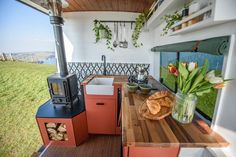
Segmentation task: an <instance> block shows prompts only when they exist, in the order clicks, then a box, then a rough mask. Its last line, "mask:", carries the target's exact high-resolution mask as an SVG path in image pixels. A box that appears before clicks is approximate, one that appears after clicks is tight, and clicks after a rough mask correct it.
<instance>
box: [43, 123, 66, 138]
mask: <svg viewBox="0 0 236 157" xmlns="http://www.w3.org/2000/svg"><path fill="white" fill-rule="evenodd" d="M46 129H47V132H48V136H49V139H50V140H54V141H67V140H68V135H67V132H66V125H65V124H63V123H46Z"/></svg>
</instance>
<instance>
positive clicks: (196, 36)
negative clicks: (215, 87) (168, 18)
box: [152, 21, 236, 157]
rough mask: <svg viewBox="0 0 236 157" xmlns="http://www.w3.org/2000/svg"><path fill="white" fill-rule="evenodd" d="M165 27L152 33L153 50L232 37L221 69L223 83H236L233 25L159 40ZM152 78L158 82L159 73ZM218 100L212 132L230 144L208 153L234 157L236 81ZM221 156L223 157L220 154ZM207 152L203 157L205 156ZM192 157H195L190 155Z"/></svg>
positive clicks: (235, 30) (184, 155) (184, 156)
mask: <svg viewBox="0 0 236 157" xmlns="http://www.w3.org/2000/svg"><path fill="white" fill-rule="evenodd" d="M164 26H165V23H162V24H161V25H160V26H158V27H157V28H156V29H155V30H154V31H153V32H154V33H152V34H154V39H155V40H153V43H152V46H157V45H165V44H171V43H178V42H184V41H192V40H201V39H207V38H212V37H219V36H225V35H230V36H231V47H230V51H229V53H228V54H226V55H225V57H226V58H227V60H225V63H224V64H225V66H224V68H223V75H224V78H225V79H229V78H231V79H236V70H235V67H236V62H235V61H236V40H235V34H236V21H231V22H228V23H224V24H220V25H215V26H212V27H208V28H204V29H201V30H198V31H194V32H189V33H186V34H182V35H176V36H168V35H167V36H161V35H160V34H161V33H162V29H163V27H164ZM155 53H156V54H155V58H154V67H155V69H159V68H160V67H159V65H160V64H159V60H160V58H159V53H158V52H155ZM154 76H155V78H157V76H159V71H158V70H154ZM219 93H220V94H219V95H220V97H218V100H217V104H216V111H215V116H214V117H213V125H212V128H213V129H214V130H215V131H216V132H218V133H219V134H220V135H222V136H223V137H224V138H225V139H226V140H227V141H229V142H230V146H229V147H228V148H223V149H210V148H209V150H210V151H209V152H212V154H213V155H214V156H217V157H223V156H224V155H223V154H225V155H226V156H227V157H235V154H236V123H235V119H236V103H235V102H236V97H235V95H236V81H232V82H231V83H230V84H228V85H227V86H226V87H225V88H224V89H223V90H222V91H221V92H219ZM197 151H200V150H199V149H196V150H195V151H194V150H189V149H186V148H182V151H180V156H181V157H189V153H191V152H197ZM222 152H223V153H222ZM206 153H207V151H205V154H204V155H203V154H202V156H203V157H204V156H206ZM192 156H195V155H192Z"/></svg>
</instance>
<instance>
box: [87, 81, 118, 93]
mask: <svg viewBox="0 0 236 157" xmlns="http://www.w3.org/2000/svg"><path fill="white" fill-rule="evenodd" d="M113 81H114V78H102V77H101V78H94V79H92V80H91V81H90V82H89V83H88V84H87V85H86V86H85V87H86V94H88V95H113V94H114V86H113Z"/></svg>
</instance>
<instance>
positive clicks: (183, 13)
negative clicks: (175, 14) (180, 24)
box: [182, 8, 189, 19]
mask: <svg viewBox="0 0 236 157" xmlns="http://www.w3.org/2000/svg"><path fill="white" fill-rule="evenodd" d="M188 13H189V9H188V8H184V10H182V18H183V19H184V18H186V17H188Z"/></svg>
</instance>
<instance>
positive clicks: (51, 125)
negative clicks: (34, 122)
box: [46, 123, 56, 128]
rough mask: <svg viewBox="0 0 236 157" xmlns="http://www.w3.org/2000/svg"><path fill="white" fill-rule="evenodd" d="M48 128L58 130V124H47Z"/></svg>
mask: <svg viewBox="0 0 236 157" xmlns="http://www.w3.org/2000/svg"><path fill="white" fill-rule="evenodd" d="M46 127H47V128H56V124H55V123H47V124H46Z"/></svg>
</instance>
